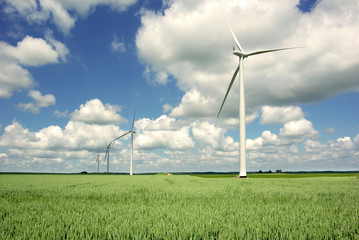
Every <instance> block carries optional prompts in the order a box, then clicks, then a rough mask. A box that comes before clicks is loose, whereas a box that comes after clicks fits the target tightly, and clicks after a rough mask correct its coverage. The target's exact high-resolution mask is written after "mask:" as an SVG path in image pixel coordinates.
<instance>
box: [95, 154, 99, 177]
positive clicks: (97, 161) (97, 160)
mask: <svg viewBox="0 0 359 240" xmlns="http://www.w3.org/2000/svg"><path fill="white" fill-rule="evenodd" d="M96 163H97V174H99V173H100V153H97V158H96Z"/></svg>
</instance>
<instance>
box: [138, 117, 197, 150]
mask: <svg viewBox="0 0 359 240" xmlns="http://www.w3.org/2000/svg"><path fill="white" fill-rule="evenodd" d="M135 128H136V135H137V136H136V138H135V144H136V147H138V148H139V149H156V148H157V149H161V148H162V149H163V148H167V149H172V150H183V149H190V148H193V147H194V145H195V143H194V141H193V139H192V138H191V136H190V128H189V127H188V126H183V124H182V123H181V122H178V121H176V119H174V118H171V117H168V116H166V115H162V116H161V117H159V118H157V119H156V120H151V119H148V118H143V119H140V120H138V121H136V123H135Z"/></svg>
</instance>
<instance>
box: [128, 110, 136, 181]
mask: <svg viewBox="0 0 359 240" xmlns="http://www.w3.org/2000/svg"><path fill="white" fill-rule="evenodd" d="M135 117H136V109H135V114H133V119H132V125H131V130H130V131H129V132H130V133H131V164H130V175H132V161H133V134H135V133H136V132H134V131H133V125H134V123H135Z"/></svg>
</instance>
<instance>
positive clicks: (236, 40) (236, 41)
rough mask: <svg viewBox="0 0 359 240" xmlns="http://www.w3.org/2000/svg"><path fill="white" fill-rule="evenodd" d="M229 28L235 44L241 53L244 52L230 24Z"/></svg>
mask: <svg viewBox="0 0 359 240" xmlns="http://www.w3.org/2000/svg"><path fill="white" fill-rule="evenodd" d="M228 27H229V30H231V33H232V36H233V39H234V42H235V43H236V45H237V47H238V49H239V51H241V52H243V49H242V47H241V44H239V41H238V39H237V37H236V35H234V32H233V30H232V28H231V25H229V23H228Z"/></svg>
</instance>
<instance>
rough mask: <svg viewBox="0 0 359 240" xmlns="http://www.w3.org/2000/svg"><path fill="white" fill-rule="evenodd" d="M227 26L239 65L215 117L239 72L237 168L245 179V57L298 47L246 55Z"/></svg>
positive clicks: (240, 175) (280, 49)
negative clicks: (234, 45)
mask: <svg viewBox="0 0 359 240" xmlns="http://www.w3.org/2000/svg"><path fill="white" fill-rule="evenodd" d="M228 26H229V29H230V31H231V33H232V36H233V39H234V42H235V43H236V46H237V48H238V50H236V49H235V48H234V47H233V54H234V55H236V56H238V58H239V64H238V67H237V68H236V70H235V71H234V74H233V77H232V80H231V82H230V83H229V86H228V89H227V92H226V95H225V96H224V99H223V102H222V105H221V108H220V109H219V112H218V115H217V117H219V115H220V113H221V111H222V108H223V105H224V102H225V101H226V99H227V96H228V93H229V91H230V90H231V87H232V85H233V82H234V80H235V78H236V76H237V74H238V72H239V168H240V172H239V177H241V178H245V177H247V169H246V109H245V96H244V76H243V71H244V69H243V62H244V59H245V58H247V57H250V56H254V55H258V54H263V53H269V52H276V51H282V50H288V49H294V48H298V47H292V48H278V49H269V50H262V51H255V52H250V53H246V52H244V50H243V48H242V47H241V45H240V44H239V41H238V40H237V37H236V35H235V34H234V32H233V30H232V28H231V26H230V25H229V24H228Z"/></svg>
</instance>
